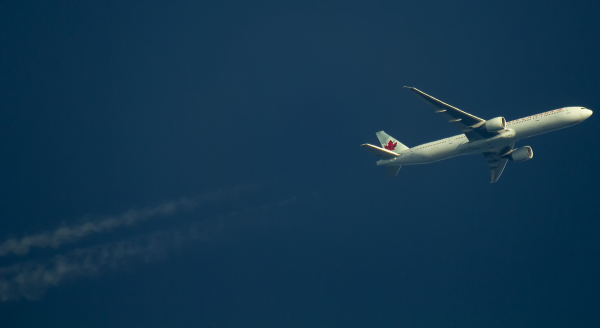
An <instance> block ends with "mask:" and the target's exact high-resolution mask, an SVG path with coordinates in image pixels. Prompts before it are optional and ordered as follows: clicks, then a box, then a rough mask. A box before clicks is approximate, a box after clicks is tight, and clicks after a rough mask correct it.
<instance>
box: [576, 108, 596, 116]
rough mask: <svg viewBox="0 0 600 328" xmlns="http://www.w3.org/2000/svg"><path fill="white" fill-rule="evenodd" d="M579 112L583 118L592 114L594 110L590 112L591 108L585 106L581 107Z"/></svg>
mask: <svg viewBox="0 0 600 328" xmlns="http://www.w3.org/2000/svg"><path fill="white" fill-rule="evenodd" d="M579 113H581V116H583V117H585V118H588V117H590V116H592V114H593V113H594V112H592V111H591V110H589V109H587V108H582V109H581V111H580V112H579Z"/></svg>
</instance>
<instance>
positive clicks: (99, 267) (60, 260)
mask: <svg viewBox="0 0 600 328" xmlns="http://www.w3.org/2000/svg"><path fill="white" fill-rule="evenodd" d="M296 201H298V198H297V197H290V198H287V199H284V200H282V201H278V202H273V203H267V204H264V205H260V206H256V207H252V208H248V209H245V210H242V211H234V212H230V213H227V214H224V215H220V216H216V217H213V218H210V219H206V220H204V221H201V222H195V223H192V224H187V225H183V226H180V227H178V228H173V229H169V230H166V231H157V232H153V233H149V234H146V235H142V236H137V237H133V238H130V239H126V240H122V241H118V242H111V243H106V244H102V245H97V246H93V247H88V248H84V249H78V250H74V251H70V252H66V253H62V254H58V255H55V256H53V257H52V258H50V259H49V260H37V261H27V262H21V263H17V264H14V265H11V266H8V267H3V268H0V301H2V302H6V301H13V300H18V299H20V298H25V299H28V300H36V299H40V298H41V297H42V296H43V294H44V293H45V291H46V290H47V289H48V288H50V287H54V286H58V285H59V284H61V283H63V282H64V281H67V280H71V279H74V278H77V277H81V276H93V275H97V274H101V273H102V272H105V271H109V270H117V269H119V268H121V267H123V266H126V265H131V264H132V263H136V262H137V263H145V262H152V261H157V260H161V259H165V258H166V257H167V256H168V255H169V253H171V252H173V251H176V250H177V249H179V248H182V247H185V246H190V245H193V244H194V243H198V242H206V241H209V240H211V239H212V238H213V237H215V236H216V235H219V234H222V233H225V234H228V232H229V231H231V230H232V229H235V228H236V227H239V226H240V225H247V224H256V220H254V221H252V220H248V219H247V218H246V216H247V215H248V214H252V213H255V212H258V211H263V210H268V209H271V208H275V207H281V206H287V205H288V204H290V203H293V202H296ZM244 218H246V219H244Z"/></svg>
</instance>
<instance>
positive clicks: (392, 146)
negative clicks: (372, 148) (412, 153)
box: [375, 131, 408, 176]
mask: <svg viewBox="0 0 600 328" xmlns="http://www.w3.org/2000/svg"><path fill="white" fill-rule="evenodd" d="M375 134H376V135H377V138H378V139H379V142H381V147H383V148H385V149H387V150H389V151H393V152H394V153H398V154H399V153H400V152H401V151H403V150H407V149H408V147H406V146H405V145H404V144H402V143H401V142H400V141H398V140H396V139H394V138H393V137H392V136H390V135H389V134H387V133H385V132H384V131H379V132H377V133H375ZM398 170H399V169H398ZM396 173H397V172H396ZM394 176H395V175H394Z"/></svg>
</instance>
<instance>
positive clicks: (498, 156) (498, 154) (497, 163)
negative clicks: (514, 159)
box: [483, 144, 515, 183]
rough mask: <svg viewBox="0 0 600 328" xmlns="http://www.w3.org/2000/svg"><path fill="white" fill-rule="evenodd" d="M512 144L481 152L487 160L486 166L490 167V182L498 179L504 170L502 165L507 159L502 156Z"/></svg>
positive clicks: (511, 147)
mask: <svg viewBox="0 0 600 328" xmlns="http://www.w3.org/2000/svg"><path fill="white" fill-rule="evenodd" d="M514 146H515V144H511V145H510V146H506V147H502V148H496V149H492V150H490V151H486V152H484V153H483V156H485V159H486V160H487V162H488V167H489V168H490V173H491V175H492V181H491V182H490V183H494V182H496V181H498V179H500V176H501V175H502V172H503V171H504V167H505V166H506V163H507V162H508V159H507V158H504V157H502V156H503V155H505V154H507V153H509V152H510V151H511V150H512V149H513V147H514Z"/></svg>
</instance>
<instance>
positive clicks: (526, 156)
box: [508, 146, 533, 162]
mask: <svg viewBox="0 0 600 328" xmlns="http://www.w3.org/2000/svg"><path fill="white" fill-rule="evenodd" d="M508 158H509V159H511V160H513V161H515V162H524V161H528V160H530V159H532V158H533V150H532V149H531V147H529V146H524V147H521V148H519V149H517V150H515V151H513V152H512V153H510V155H509V156H508Z"/></svg>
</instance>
